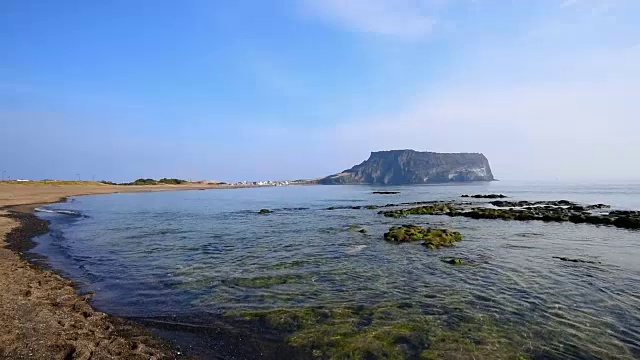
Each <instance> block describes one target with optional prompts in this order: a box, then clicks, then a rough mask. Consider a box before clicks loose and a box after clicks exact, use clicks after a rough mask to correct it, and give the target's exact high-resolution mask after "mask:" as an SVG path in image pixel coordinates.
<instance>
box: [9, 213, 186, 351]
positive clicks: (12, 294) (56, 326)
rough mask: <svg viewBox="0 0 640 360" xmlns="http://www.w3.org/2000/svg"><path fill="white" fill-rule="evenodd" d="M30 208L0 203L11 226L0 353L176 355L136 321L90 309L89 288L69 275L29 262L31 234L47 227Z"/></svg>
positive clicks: (44, 230)
mask: <svg viewBox="0 0 640 360" xmlns="http://www.w3.org/2000/svg"><path fill="white" fill-rule="evenodd" d="M34 208H35V206H13V207H12V206H10V207H4V208H0V216H2V220H3V223H4V225H6V226H7V225H8V226H11V227H12V229H11V230H10V231H9V232H8V233H6V235H5V236H4V237H5V249H2V250H1V251H2V254H1V255H0V258H2V264H1V265H0V273H2V275H3V276H2V279H1V280H0V282H1V283H2V288H3V292H2V294H0V323H1V324H2V326H1V327H0V328H1V330H0V339H2V341H0V344H1V346H0V358H7V359H34V358H37V359H40V358H51V359H112V358H127V359H176V358H181V356H180V352H179V351H177V350H176V349H174V348H173V346H172V345H170V344H169V343H168V342H166V341H163V340H160V339H158V338H157V337H155V336H154V335H152V334H151V332H149V331H148V330H146V329H144V328H142V327H141V326H139V325H137V324H136V323H134V322H132V321H128V320H125V319H121V318H117V317H114V316H110V315H107V314H105V313H102V312H99V311H96V310H94V309H93V308H92V307H91V306H90V305H89V299H90V297H91V294H84V295H81V294H78V293H77V291H76V289H75V287H74V283H73V282H72V281H70V280H67V279H65V278H63V277H62V276H60V275H58V274H56V273H55V272H54V271H52V270H51V269H49V268H48V267H47V266H46V265H43V263H42V262H37V263H36V262H32V260H34V259H36V258H38V257H37V256H36V255H33V254H30V253H28V251H29V250H30V249H32V248H33V247H34V246H35V242H34V241H33V238H34V237H36V236H39V235H42V234H44V233H46V232H48V223H47V222H46V221H44V220H41V219H39V218H37V217H36V216H35V215H34V214H33V213H32V210H33V209H34ZM11 223H13V224H11ZM6 226H3V229H5V228H6ZM14 253H15V254H17V255H18V256H15V255H13V254H14ZM12 255H13V256H12Z"/></svg>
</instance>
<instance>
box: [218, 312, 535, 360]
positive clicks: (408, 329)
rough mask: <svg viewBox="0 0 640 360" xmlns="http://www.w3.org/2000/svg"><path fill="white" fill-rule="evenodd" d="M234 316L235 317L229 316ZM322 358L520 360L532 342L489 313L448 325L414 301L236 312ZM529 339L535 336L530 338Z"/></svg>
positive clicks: (239, 315) (290, 343)
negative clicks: (282, 334)
mask: <svg viewBox="0 0 640 360" xmlns="http://www.w3.org/2000/svg"><path fill="white" fill-rule="evenodd" d="M228 316H229V315H228ZM232 316H233V317H235V318H238V317H239V318H241V319H245V320H246V321H256V322H257V323H258V324H260V325H262V326H266V327H268V328H271V329H275V330H277V331H278V332H279V333H282V332H284V333H285V334H286V335H285V336H286V339H285V341H286V342H287V343H288V344H289V345H291V346H294V347H296V348H299V349H306V350H308V352H309V354H310V355H311V356H312V357H314V358H319V359H418V358H424V359H449V358H455V359H473V358H477V359H519V358H518V356H521V355H522V356H524V355H526V354H525V353H524V351H523V349H524V346H526V345H529V344H530V343H529V342H527V343H526V345H525V343H523V342H522V341H520V340H519V339H518V338H515V337H514V336H513V333H509V332H507V331H505V330H503V329H501V328H498V326H497V325H496V323H495V322H494V321H492V318H489V317H486V316H478V317H465V318H464V319H461V320H460V321H458V322H456V323H455V324H446V325H445V324H443V323H441V322H440V320H439V318H438V317H437V316H429V315H425V314H423V313H422V311H421V310H420V308H419V307H416V306H413V305H412V304H400V303H398V304H392V303H383V304H377V305H372V306H338V307H334V308H315V307H303V308H296V309H278V310H267V311H253V312H244V313H242V312H235V313H234V314H232ZM528 341H529V340H528Z"/></svg>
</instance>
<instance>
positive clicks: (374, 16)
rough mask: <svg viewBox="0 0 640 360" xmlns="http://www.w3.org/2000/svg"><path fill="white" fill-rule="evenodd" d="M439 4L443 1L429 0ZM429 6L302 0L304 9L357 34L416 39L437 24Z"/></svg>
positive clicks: (395, 0) (382, 0) (383, 0)
mask: <svg viewBox="0 0 640 360" xmlns="http://www.w3.org/2000/svg"><path fill="white" fill-rule="evenodd" d="M431 2H432V3H434V4H435V3H441V2H442V1H431ZM434 4H431V5H432V6H426V5H425V2H424V1H419V0H305V1H304V7H305V9H306V10H307V11H308V12H309V13H310V14H313V15H317V16H319V17H321V18H323V19H325V20H327V21H332V22H334V23H336V24H338V25H340V26H342V27H344V28H346V29H349V30H352V31H358V32H366V33H374V34H381V35H388V36H394V37H398V38H403V39H419V38H423V37H425V36H427V35H429V34H430V33H431V32H432V30H433V27H434V25H435V23H436V19H435V18H434V17H433V15H432V14H430V9H433V5H434Z"/></svg>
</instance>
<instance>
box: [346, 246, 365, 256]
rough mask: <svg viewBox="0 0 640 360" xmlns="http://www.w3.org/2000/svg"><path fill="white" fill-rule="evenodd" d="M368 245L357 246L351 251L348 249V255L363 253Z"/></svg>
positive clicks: (351, 248)
mask: <svg viewBox="0 0 640 360" xmlns="http://www.w3.org/2000/svg"><path fill="white" fill-rule="evenodd" d="M366 247H367V245H356V246H352V247H350V248H349V249H347V254H349V255H355V254H357V253H359V252H361V251H362V250H364V248H366Z"/></svg>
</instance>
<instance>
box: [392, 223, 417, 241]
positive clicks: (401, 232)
mask: <svg viewBox="0 0 640 360" xmlns="http://www.w3.org/2000/svg"><path fill="white" fill-rule="evenodd" d="M426 234H427V230H426V229H424V228H422V227H420V226H417V225H402V226H392V227H391V228H390V229H389V231H388V232H386V233H384V239H385V240H387V241H396V242H410V241H419V240H424V239H425V236H426Z"/></svg>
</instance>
